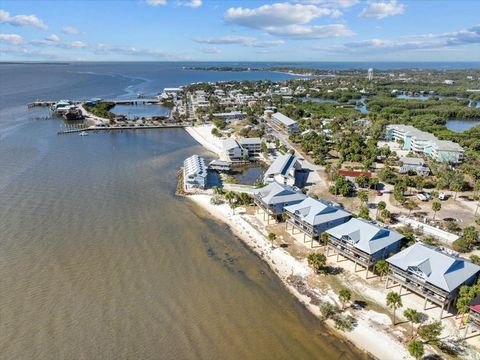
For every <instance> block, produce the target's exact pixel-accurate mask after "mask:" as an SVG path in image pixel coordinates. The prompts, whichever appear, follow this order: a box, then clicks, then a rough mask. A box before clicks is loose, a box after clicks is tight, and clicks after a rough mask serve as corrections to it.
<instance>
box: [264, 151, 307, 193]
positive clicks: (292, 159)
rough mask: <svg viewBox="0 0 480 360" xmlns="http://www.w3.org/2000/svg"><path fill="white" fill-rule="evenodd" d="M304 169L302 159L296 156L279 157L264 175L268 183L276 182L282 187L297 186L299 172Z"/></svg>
mask: <svg viewBox="0 0 480 360" xmlns="http://www.w3.org/2000/svg"><path fill="white" fill-rule="evenodd" d="M301 169H302V164H301V163H300V159H299V158H298V157H296V156H294V155H290V154H285V155H281V156H278V157H277V158H276V159H275V160H274V161H273V163H272V165H270V167H269V168H268V169H267V171H266V172H265V174H264V175H263V181H264V182H266V183H269V182H274V181H276V182H277V183H279V184H282V185H290V186H293V185H295V182H296V181H295V180H296V174H297V171H299V170H301Z"/></svg>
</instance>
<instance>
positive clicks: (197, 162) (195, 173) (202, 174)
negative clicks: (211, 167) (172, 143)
mask: <svg viewBox="0 0 480 360" xmlns="http://www.w3.org/2000/svg"><path fill="white" fill-rule="evenodd" d="M206 185H207V167H206V166H205V160H204V159H203V158H202V157H200V156H198V155H192V156H190V157H189V158H187V159H185V161H184V162H183V187H184V189H185V190H189V189H194V188H205V187H206Z"/></svg>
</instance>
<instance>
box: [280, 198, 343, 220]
mask: <svg viewBox="0 0 480 360" xmlns="http://www.w3.org/2000/svg"><path fill="white" fill-rule="evenodd" d="M285 210H286V211H288V212H290V213H292V214H296V215H298V216H300V218H301V220H303V221H305V222H306V223H307V224H310V225H312V226H315V225H320V224H324V223H327V222H329V221H334V220H338V219H342V218H350V217H351V215H350V214H349V213H348V212H346V211H344V210H342V209H339V208H336V207H333V206H330V205H327V204H326V203H324V202H322V201H321V200H316V199H313V198H311V197H307V198H306V199H305V200H303V201H302V202H301V203H298V204H295V205H290V206H286V207H285Z"/></svg>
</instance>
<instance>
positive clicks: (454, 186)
mask: <svg viewBox="0 0 480 360" xmlns="http://www.w3.org/2000/svg"><path fill="white" fill-rule="evenodd" d="M462 189H463V183H460V182H454V183H453V184H451V185H450V190H452V191H453V192H454V193H455V195H454V196H453V200H456V199H457V195H458V192H459V191H462Z"/></svg>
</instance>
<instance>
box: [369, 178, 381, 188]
mask: <svg viewBox="0 0 480 360" xmlns="http://www.w3.org/2000/svg"><path fill="white" fill-rule="evenodd" d="M379 183H380V180H379V179H378V178H377V177H372V178H371V179H370V186H373V188H374V189H375V190H377V185H378V184H379Z"/></svg>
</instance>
